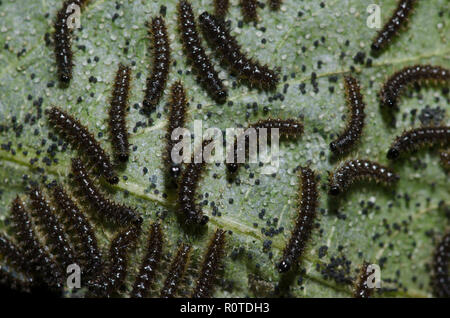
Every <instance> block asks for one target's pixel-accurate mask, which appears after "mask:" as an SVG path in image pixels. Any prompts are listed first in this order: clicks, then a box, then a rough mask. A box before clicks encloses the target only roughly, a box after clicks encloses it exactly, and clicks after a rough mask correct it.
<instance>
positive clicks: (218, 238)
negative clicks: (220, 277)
mask: <svg viewBox="0 0 450 318" xmlns="http://www.w3.org/2000/svg"><path fill="white" fill-rule="evenodd" d="M224 248H225V231H224V230H220V229H217V230H216V232H215V233H214V236H213V238H212V240H211V242H210V243H209V248H208V251H207V252H206V254H205V257H204V259H203V265H202V270H201V272H200V277H199V278H198V280H197V285H196V287H195V290H194V293H193V294H192V298H208V297H211V294H212V287H213V286H214V281H215V279H216V274H217V271H218V270H219V267H220V265H221V263H222V258H223V256H224Z"/></svg>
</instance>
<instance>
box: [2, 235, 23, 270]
mask: <svg viewBox="0 0 450 318" xmlns="http://www.w3.org/2000/svg"><path fill="white" fill-rule="evenodd" d="M0 256H1V257H2V258H3V260H4V261H6V262H7V263H8V264H10V265H11V266H13V267H15V268H16V269H17V270H19V271H21V272H23V273H26V272H28V270H27V260H26V259H25V257H24V255H23V251H22V249H21V248H20V247H19V246H17V245H16V244H14V243H13V242H12V241H11V240H9V239H8V238H7V237H5V236H3V235H2V234H0Z"/></svg>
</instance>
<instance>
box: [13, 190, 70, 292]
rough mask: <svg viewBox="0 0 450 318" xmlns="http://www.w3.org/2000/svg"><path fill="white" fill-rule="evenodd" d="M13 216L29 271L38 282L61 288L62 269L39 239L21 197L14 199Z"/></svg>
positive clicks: (16, 233)
mask: <svg viewBox="0 0 450 318" xmlns="http://www.w3.org/2000/svg"><path fill="white" fill-rule="evenodd" d="M11 218H12V221H13V224H14V230H15V231H14V233H15V235H16V238H17V241H18V242H19V246H20V248H21V250H22V251H23V253H24V258H25V259H26V260H27V272H30V273H32V274H33V277H34V278H36V280H37V281H38V282H43V283H45V284H46V285H47V286H49V287H50V288H52V289H60V288H61V287H62V277H63V275H62V272H61V269H60V267H59V266H58V264H57V263H56V262H55V261H54V260H53V258H52V257H51V256H50V255H49V254H48V253H47V251H46V250H45V249H44V247H43V246H42V245H41V243H40V242H39V240H38V239H37V237H36V234H35V232H34V230H33V227H32V223H31V220H30V217H29V214H28V212H27V211H26V210H25V207H24V205H23V203H22V201H21V200H20V199H19V197H16V199H15V200H14V201H13V204H12V209H11Z"/></svg>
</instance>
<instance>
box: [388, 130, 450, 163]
mask: <svg viewBox="0 0 450 318" xmlns="http://www.w3.org/2000/svg"><path fill="white" fill-rule="evenodd" d="M449 142H450V127H446V126H442V127H422V128H415V129H411V130H408V131H405V132H403V134H402V135H401V136H399V137H397V138H396V139H395V141H394V143H393V144H392V145H391V147H390V148H389V150H388V152H387V155H386V157H387V158H388V159H391V160H393V159H397V158H398V157H399V156H400V154H402V153H406V152H409V151H411V150H417V149H420V148H423V147H424V146H427V145H448V144H449Z"/></svg>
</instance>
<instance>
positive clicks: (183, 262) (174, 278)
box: [160, 243, 191, 298]
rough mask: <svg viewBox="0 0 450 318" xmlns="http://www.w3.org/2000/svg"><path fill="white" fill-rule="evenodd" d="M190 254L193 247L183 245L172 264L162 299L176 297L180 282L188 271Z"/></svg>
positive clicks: (162, 292)
mask: <svg viewBox="0 0 450 318" xmlns="http://www.w3.org/2000/svg"><path fill="white" fill-rule="evenodd" d="M190 252H191V246H190V245H189V244H186V243H183V244H182V245H181V246H180V247H179V248H178V252H177V255H175V258H174V259H173V261H172V264H170V269H169V273H168V274H167V277H166V280H165V282H164V286H163V288H162V290H161V296H160V297H161V298H173V297H175V295H176V293H177V289H178V285H179V283H180V280H181V279H182V278H183V275H184V272H185V271H186V268H187V263H188V261H189V254H190Z"/></svg>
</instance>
